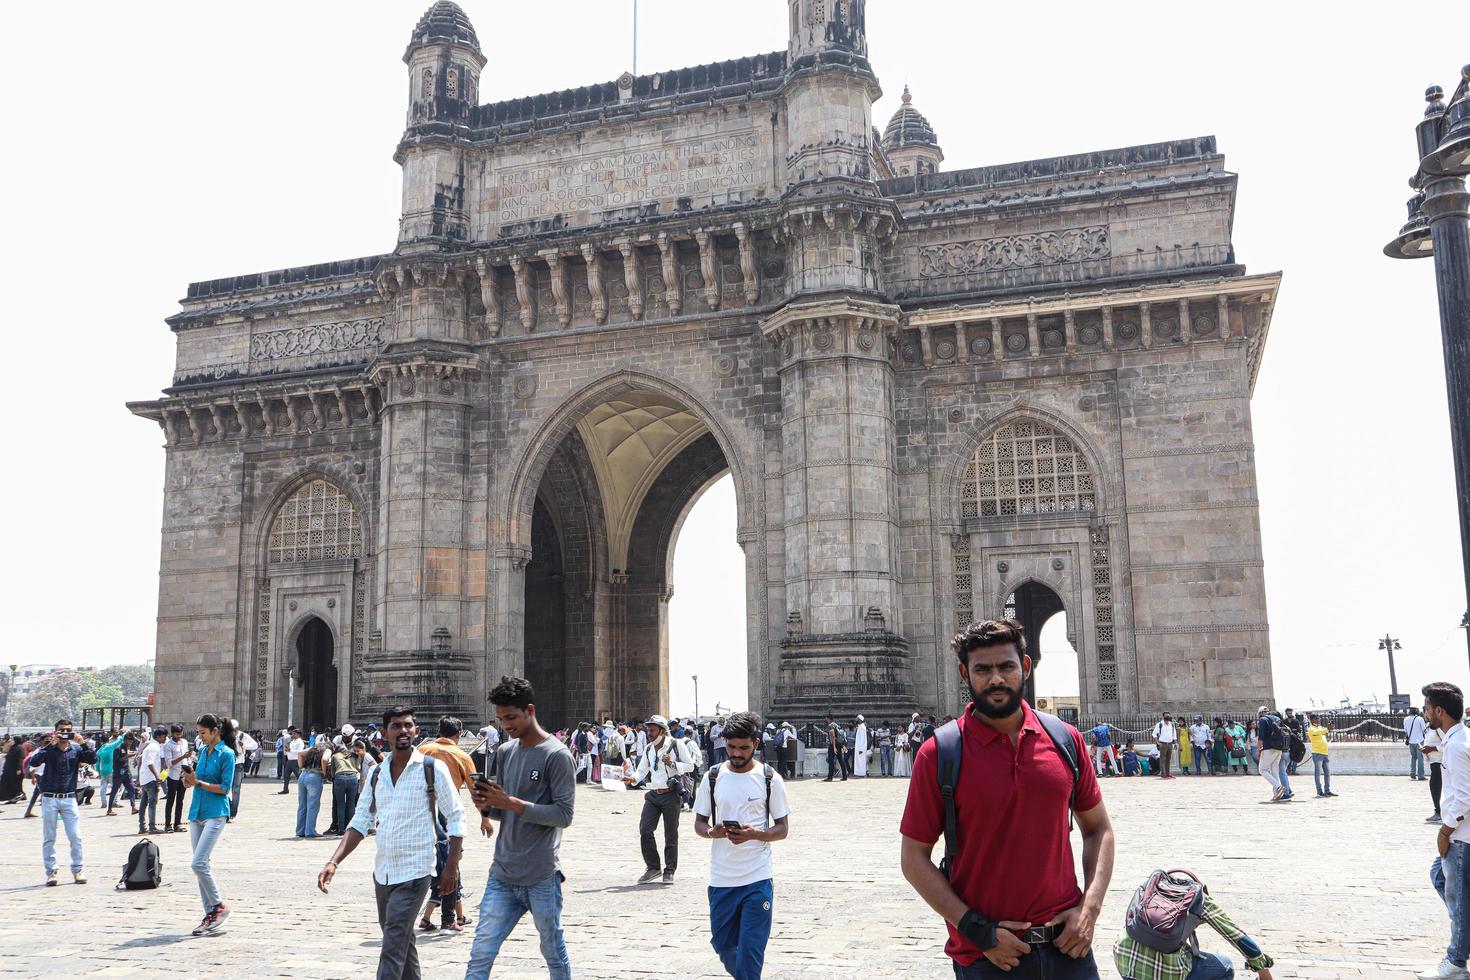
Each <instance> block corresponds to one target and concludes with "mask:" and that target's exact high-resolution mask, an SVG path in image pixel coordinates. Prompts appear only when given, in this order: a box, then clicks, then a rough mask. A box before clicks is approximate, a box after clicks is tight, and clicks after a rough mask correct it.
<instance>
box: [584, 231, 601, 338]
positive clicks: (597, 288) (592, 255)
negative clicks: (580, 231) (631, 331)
mask: <svg viewBox="0 0 1470 980" xmlns="http://www.w3.org/2000/svg"><path fill="white" fill-rule="evenodd" d="M582 260H583V261H584V262H586V263H587V291H588V293H589V294H590V295H591V298H592V319H594V320H596V321H597V322H598V323H606V322H607V293H606V292H604V291H603V288H602V253H600V252H599V251H598V250H597V249H596V248H594V247H592V246H591V245H588V244H583V246H582Z"/></svg>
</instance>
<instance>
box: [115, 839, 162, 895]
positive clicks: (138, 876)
mask: <svg viewBox="0 0 1470 980" xmlns="http://www.w3.org/2000/svg"><path fill="white" fill-rule="evenodd" d="M162 883H163V859H162V858H161V857H159V854H158V845H157V844H155V843H153V841H151V840H149V839H148V838H146V837H145V838H143V839H142V840H140V841H138V843H136V844H134V845H133V849H132V850H131V851H129V852H128V863H127V864H125V865H123V875H122V880H121V881H119V882H118V883H117V890H118V891H124V890H126V891H137V890H139V889H142V888H157V887H158V886H159V885H161V884H162Z"/></svg>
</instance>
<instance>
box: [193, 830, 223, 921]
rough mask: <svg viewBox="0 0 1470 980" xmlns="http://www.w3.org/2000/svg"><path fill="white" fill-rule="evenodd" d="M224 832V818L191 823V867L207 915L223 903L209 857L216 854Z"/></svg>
mask: <svg viewBox="0 0 1470 980" xmlns="http://www.w3.org/2000/svg"><path fill="white" fill-rule="evenodd" d="M224 830H225V818H224V817H211V818H210V819H208V820H190V821H189V846H190V847H192V848H193V849H194V860H193V861H192V862H191V863H190V865H189V866H190V867H191V868H193V869H194V877H195V878H197V879H199V900H200V901H201V902H203V903H204V914H205V915H208V914H209V913H210V912H212V911H214V907H215V906H216V905H218V904H219V903H220V902H221V901H223V899H221V898H220V897H219V886H218V885H216V884H215V883H214V872H213V871H211V870H210V867H209V856H210V855H211V854H213V853H214V845H215V844H217V843H219V835H220V834H222V833H224Z"/></svg>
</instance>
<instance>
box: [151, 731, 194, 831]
mask: <svg viewBox="0 0 1470 980" xmlns="http://www.w3.org/2000/svg"><path fill="white" fill-rule="evenodd" d="M193 751H194V750H193V749H192V748H190V746H189V743H188V742H186V741H184V726H182V725H170V726H169V730H168V741H167V742H164V743H163V748H162V749H161V750H160V752H159V756H160V758H162V760H163V764H164V766H165V767H166V768H165V770H164V775H165V776H166V777H167V781H166V782H165V784H164V796H163V832H164V833H166V834H177V833H182V832H183V829H184V826H183V822H184V765H185V763H187V762H188V761H189V757H190V755H191V754H192V753H193Z"/></svg>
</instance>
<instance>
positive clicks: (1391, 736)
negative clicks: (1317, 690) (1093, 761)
mask: <svg viewBox="0 0 1470 980" xmlns="http://www.w3.org/2000/svg"><path fill="white" fill-rule="evenodd" d="M1316 714H1317V716H1318V717H1319V718H1320V719H1321V720H1322V723H1323V724H1324V725H1326V726H1327V727H1328V728H1330V729H1332V735H1331V739H1332V741H1334V742H1402V741H1403V740H1404V717H1405V716H1404V715H1403V714H1399V713H1395V712H1391V711H1330V710H1323V711H1318V712H1316ZM1215 717H1216V716H1215V715H1214V714H1213V713H1210V714H1206V715H1205V716H1204V719H1205V724H1207V725H1209V726H1210V727H1211V728H1213V727H1214V723H1215ZM1219 717H1220V718H1221V719H1223V720H1224V721H1225V722H1226V723H1227V724H1230V723H1233V722H1237V721H1238V722H1240V723H1241V724H1246V723H1247V722H1249V721H1253V720H1254V719H1255V715H1254V714H1229V715H1227V714H1222V715H1220V716H1219ZM1303 717H1304V718H1305V716H1303ZM1067 720H1068V721H1071V719H1070V718H1069V719H1067ZM1158 723H1159V716H1158V715H1156V714H1108V715H1092V716H1089V717H1085V718H1083V719H1082V720H1081V725H1079V726H1078V727H1081V728H1084V730H1085V729H1092V728H1096V727H1097V726H1098V725H1099V724H1106V725H1107V726H1108V728H1110V729H1111V730H1112V734H1113V741H1114V742H1116V743H1118V744H1120V745H1121V744H1123V743H1125V742H1127V741H1128V739H1130V738H1132V739H1136V740H1138V741H1140V742H1142V741H1148V740H1150V739H1151V738H1153V731H1154V726H1155V725H1157V724H1158ZM1193 723H1194V715H1193V714H1192V713H1189V712H1185V713H1183V714H1177V713H1176V714H1175V715H1174V724H1175V725H1176V726H1183V727H1188V726H1189V725H1191V724H1193ZM1074 724H1076V723H1075V722H1074Z"/></svg>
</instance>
